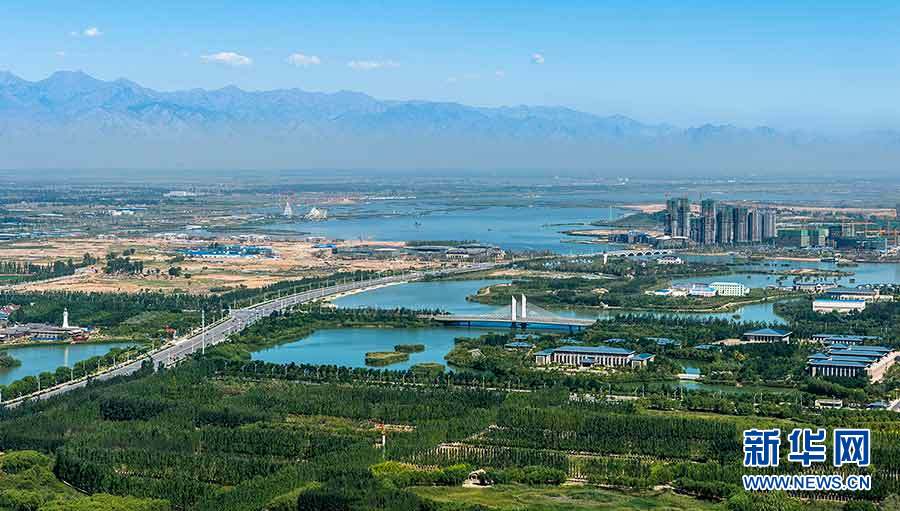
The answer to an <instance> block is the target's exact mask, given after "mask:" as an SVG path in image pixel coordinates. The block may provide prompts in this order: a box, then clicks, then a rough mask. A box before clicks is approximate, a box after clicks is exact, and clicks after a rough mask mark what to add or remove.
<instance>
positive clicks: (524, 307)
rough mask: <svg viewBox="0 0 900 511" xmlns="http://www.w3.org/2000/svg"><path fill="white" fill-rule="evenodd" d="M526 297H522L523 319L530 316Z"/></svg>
mask: <svg viewBox="0 0 900 511" xmlns="http://www.w3.org/2000/svg"><path fill="white" fill-rule="evenodd" d="M525 303H526V302H525V295H522V319H525V317H526V316H528V308H527V307H526V305H525Z"/></svg>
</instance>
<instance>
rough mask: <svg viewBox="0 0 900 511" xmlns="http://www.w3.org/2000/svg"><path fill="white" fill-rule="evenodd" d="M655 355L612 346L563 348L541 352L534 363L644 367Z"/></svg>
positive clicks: (542, 364) (544, 364) (537, 354)
mask: <svg viewBox="0 0 900 511" xmlns="http://www.w3.org/2000/svg"><path fill="white" fill-rule="evenodd" d="M654 358H655V355H653V354H651V353H635V352H634V351H633V350H629V349H625V348H614V347H611V346H563V347H560V348H550V349H545V350H542V351H539V352H537V353H536V354H535V357H534V363H535V364H536V365H539V366H546V365H566V366H574V367H594V366H602V367H644V366H646V365H647V363H648V362H651V361H652V360H653V359H654Z"/></svg>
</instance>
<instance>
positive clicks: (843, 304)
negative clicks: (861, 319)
mask: <svg viewBox="0 0 900 511" xmlns="http://www.w3.org/2000/svg"><path fill="white" fill-rule="evenodd" d="M812 310H813V311H815V312H818V313H821V314H828V313H830V312H837V313H838V314H849V313H851V312H862V311H864V310H866V301H865V300H837V299H833V298H816V299H815V300H813V303H812Z"/></svg>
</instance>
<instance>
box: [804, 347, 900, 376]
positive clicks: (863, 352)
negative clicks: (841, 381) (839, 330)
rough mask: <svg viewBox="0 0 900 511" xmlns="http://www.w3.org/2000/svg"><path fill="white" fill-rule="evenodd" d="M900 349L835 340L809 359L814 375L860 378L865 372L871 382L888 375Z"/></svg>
mask: <svg viewBox="0 0 900 511" xmlns="http://www.w3.org/2000/svg"><path fill="white" fill-rule="evenodd" d="M898 355H900V352H896V351H892V350H891V348H885V347H884V346H859V345H845V344H832V345H831V346H829V347H828V348H827V349H826V351H825V352H824V353H814V354H812V355H810V356H809V358H808V359H807V361H806V369H807V371H808V372H809V374H810V375H812V376H820V377H825V378H828V377H838V378H857V377H860V376H865V377H866V378H867V379H868V380H869V381H871V382H878V381H881V379H882V378H884V375H885V373H886V372H887V370H888V369H889V368H890V367H891V366H892V365H894V362H895V360H896V358H897V356H898Z"/></svg>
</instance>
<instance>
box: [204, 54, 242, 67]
mask: <svg viewBox="0 0 900 511" xmlns="http://www.w3.org/2000/svg"><path fill="white" fill-rule="evenodd" d="M200 60H202V61H203V62H212V63H214V64H223V65H226V66H232V67H240V66H249V65H250V64H252V63H253V59H251V58H250V57H245V56H243V55H241V54H240V53H235V52H233V51H221V52H219V53H213V54H212V55H203V56H202V57H200Z"/></svg>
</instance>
